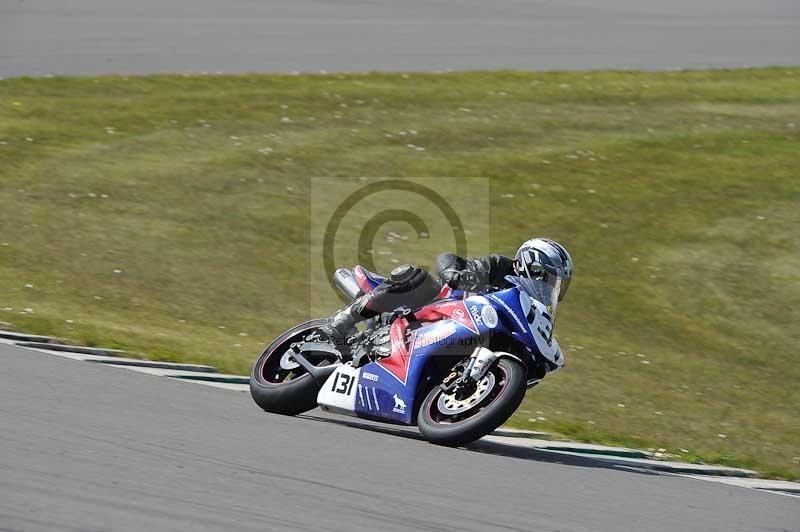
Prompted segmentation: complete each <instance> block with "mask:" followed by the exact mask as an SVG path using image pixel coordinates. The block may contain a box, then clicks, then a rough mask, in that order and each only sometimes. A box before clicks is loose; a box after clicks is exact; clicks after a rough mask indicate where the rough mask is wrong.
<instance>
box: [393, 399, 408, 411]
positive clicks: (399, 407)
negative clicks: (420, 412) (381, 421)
mask: <svg viewBox="0 0 800 532" xmlns="http://www.w3.org/2000/svg"><path fill="white" fill-rule="evenodd" d="M392 397H393V398H394V408H392V412H397V413H398V414H405V413H406V403H405V401H403V400H402V399H400V398H399V397H397V394H394V395H393V396H392Z"/></svg>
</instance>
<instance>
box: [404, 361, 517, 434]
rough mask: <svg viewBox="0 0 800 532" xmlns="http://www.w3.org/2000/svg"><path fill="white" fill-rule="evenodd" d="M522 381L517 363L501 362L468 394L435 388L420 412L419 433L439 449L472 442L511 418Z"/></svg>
mask: <svg viewBox="0 0 800 532" xmlns="http://www.w3.org/2000/svg"><path fill="white" fill-rule="evenodd" d="M525 379H526V371H525V368H524V367H523V365H522V364H521V363H520V362H518V361H516V360H513V359H509V358H501V359H499V360H498V361H497V363H496V364H494V365H493V366H492V367H491V368H490V369H489V371H488V372H486V375H484V376H483V378H482V379H481V380H480V381H478V383H477V385H476V386H475V387H474V390H471V391H470V392H469V393H468V394H462V395H461V396H459V395H456V394H445V393H444V392H443V391H442V389H441V388H440V387H439V386H437V387H436V388H434V389H433V390H431V391H430V393H428V395H427V397H425V400H424V401H423V402H422V404H421V406H420V408H419V413H418V415H417V425H418V426H419V431H420V432H421V433H422V436H423V437H424V438H425V439H426V440H428V441H429V442H431V443H435V444H438V445H448V446H457V445H464V444H465V443H469V442H471V441H475V440H477V439H479V438H481V437H483V436H485V435H487V434H489V433H490V432H492V431H493V430H494V429H496V428H497V427H499V426H500V425H502V424H503V423H504V422H505V421H506V420H507V419H508V418H509V417H511V414H513V413H514V411H515V410H516V409H517V407H519V405H520V403H521V402H522V399H523V398H524V397H525V390H526V386H525Z"/></svg>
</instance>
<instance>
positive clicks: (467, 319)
mask: <svg viewBox="0 0 800 532" xmlns="http://www.w3.org/2000/svg"><path fill="white" fill-rule="evenodd" d="M453 307H454V308H453V310H452V311H450V318H451V319H452V320H454V321H457V322H458V323H460V324H461V325H463V326H464V327H466V328H467V329H469V330H470V331H472V332H473V333H475V334H478V327H477V325H475V321H474V320H473V318H472V316H471V315H470V314H469V313H468V312H467V306H466V305H465V304H464V302H463V301H459V302H458V303H454V304H453Z"/></svg>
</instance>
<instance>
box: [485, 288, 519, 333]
mask: <svg viewBox="0 0 800 532" xmlns="http://www.w3.org/2000/svg"><path fill="white" fill-rule="evenodd" d="M489 297H490V298H491V299H492V301H496V302H498V303H499V304H500V306H502V307H503V308H504V309H506V310H507V311H508V313H509V314H511V317H512V318H514V321H516V322H517V325H519V328H520V329H521V330H523V331H524V330H527V328H528V326H527V325H525V324H524V323H522V320H521V319H519V316H517V313H516V312H514V310H513V309H512V308H511V307H509V306H508V305H506V302H505V301H503V300H502V299H500V298H499V297H497V296H495V295H491V294H490V295H489Z"/></svg>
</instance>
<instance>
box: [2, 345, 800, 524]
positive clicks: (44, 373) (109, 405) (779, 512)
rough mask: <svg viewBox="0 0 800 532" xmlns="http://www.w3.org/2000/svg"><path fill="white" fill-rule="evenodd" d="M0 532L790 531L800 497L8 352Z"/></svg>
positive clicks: (797, 519)
mask: <svg viewBox="0 0 800 532" xmlns="http://www.w3.org/2000/svg"><path fill="white" fill-rule="evenodd" d="M0 367H2V372H0V450H1V451H2V452H1V453H0V530H3V531H25V532H30V531H39V530H42V531H45V530H46V531H50V530H60V531H73V530H74V531H94V530H114V531H135V532H141V531H142V530H153V531H168V530H192V531H205V530H215V531H217V530H226V531H239V530H242V531H259V532H263V531H268V530H280V531H288V530H308V531H315V532H316V531H320V530H331V531H338V530H341V531H347V532H356V531H362V530H363V531H375V530H381V531H398V530H409V531H410V530H415V531H446V530H453V531H465V532H469V531H482V532H484V531H492V530H503V531H506V532H508V531H520V532H522V531H524V532H531V531H537V532H539V531H541V532H546V531H556V530H557V531H563V532H567V531H592V532H602V531H614V532H618V531H640V532H649V531H653V532H655V531H670V532H672V531H695V530H696V531H703V532H712V531H720V532H735V531H743V532H744V531H746V532H753V531H758V530H764V531H766V530H769V531H782V530H800V500H799V499H796V498H789V497H784V496H780V495H775V494H769V493H761V492H758V491H755V490H747V489H743V488H736V487H730V486H725V485H721V484H713V483H709V482H702V481H697V480H692V479H687V478H682V477H674V476H662V475H654V474H648V473H642V472H638V471H632V470H626V469H617V468H613V467H608V466H606V467H601V466H599V465H598V464H597V463H594V462H592V461H589V460H584V459H575V460H572V461H568V462H563V461H562V462H560V463H559V462H557V461H554V458H553V457H552V456H547V455H544V454H543V453H540V454H537V453H536V452H535V451H527V450H520V449H519V448H512V447H504V446H501V445H478V446H477V447H476V448H474V449H472V450H467V449H447V448H442V447H436V446H434V445H431V444H428V443H426V442H424V441H421V440H420V439H419V438H418V436H417V434H416V432H415V431H414V430H411V429H404V428H394V427H385V428H376V426H373V425H368V424H364V423H361V422H359V421H358V420H353V421H352V422H349V421H348V422H342V421H340V420H339V419H337V418H325V417H323V416H322V415H321V414H318V413H317V414H313V413H312V416H313V417H304V418H302V417H297V418H289V417H283V416H277V415H270V414H266V413H264V412H262V411H260V410H259V409H258V408H257V407H256V406H255V405H254V404H253V403H252V402H251V400H250V397H249V395H248V394H246V393H241V392H233V391H228V390H221V389H216V388H210V387H206V386H201V385H197V384H192V383H184V382H176V381H170V380H167V379H163V378H158V377H152V376H148V375H143V374H139V373H134V372H131V371H127V370H122V369H118V368H111V367H104V366H101V365H95V364H91V363H87V362H76V361H72V360H66V359H63V358H59V357H55V356H51V355H46V354H42V353H37V352H34V351H30V350H24V349H21V348H17V347H11V346H8V345H0Z"/></svg>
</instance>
